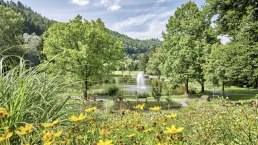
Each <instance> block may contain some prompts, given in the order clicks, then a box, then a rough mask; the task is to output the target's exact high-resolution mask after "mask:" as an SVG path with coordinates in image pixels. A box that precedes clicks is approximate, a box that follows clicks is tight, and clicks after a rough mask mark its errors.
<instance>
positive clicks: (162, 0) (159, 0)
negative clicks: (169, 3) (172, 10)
mask: <svg viewBox="0 0 258 145" xmlns="http://www.w3.org/2000/svg"><path fill="white" fill-rule="evenodd" d="M165 1H166V0H157V2H156V3H163V2H165Z"/></svg>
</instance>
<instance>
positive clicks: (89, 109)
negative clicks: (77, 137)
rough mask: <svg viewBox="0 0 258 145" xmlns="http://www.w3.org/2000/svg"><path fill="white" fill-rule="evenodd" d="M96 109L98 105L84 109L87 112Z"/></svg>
mask: <svg viewBox="0 0 258 145" xmlns="http://www.w3.org/2000/svg"><path fill="white" fill-rule="evenodd" d="M96 110H97V107H91V108H88V109H85V110H84V111H85V112H94V111H96Z"/></svg>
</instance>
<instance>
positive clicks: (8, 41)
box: [0, 5, 23, 53]
mask: <svg viewBox="0 0 258 145" xmlns="http://www.w3.org/2000/svg"><path fill="white" fill-rule="evenodd" d="M0 20H1V23H0V30H1V31H0V48H1V52H2V53H3V51H7V49H10V47H11V46H14V45H17V44H20V42H21V39H20V38H21V37H20V36H21V34H22V23H23V18H22V16H21V15H20V14H17V13H15V12H14V11H13V10H12V9H10V8H8V7H4V6H1V5H0Z"/></svg>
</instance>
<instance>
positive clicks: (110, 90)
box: [106, 85, 119, 96]
mask: <svg viewBox="0 0 258 145" xmlns="http://www.w3.org/2000/svg"><path fill="white" fill-rule="evenodd" d="M106 92H107V95H108V96H117V95H118V92H119V88H118V87H117V86H114V85H111V86H108V88H107V90H106Z"/></svg>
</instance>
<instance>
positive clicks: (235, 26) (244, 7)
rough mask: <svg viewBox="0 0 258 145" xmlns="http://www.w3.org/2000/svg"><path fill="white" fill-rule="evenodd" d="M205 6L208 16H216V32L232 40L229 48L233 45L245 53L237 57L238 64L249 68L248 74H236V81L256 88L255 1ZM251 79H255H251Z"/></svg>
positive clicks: (221, 0) (215, 1)
mask: <svg viewBox="0 0 258 145" xmlns="http://www.w3.org/2000/svg"><path fill="white" fill-rule="evenodd" d="M207 6H208V7H209V9H210V15H211V16H214V15H216V16H217V19H216V21H215V23H216V29H217V30H219V31H218V32H219V33H220V34H226V35H229V36H230V37H231V38H232V43H231V46H233V45H235V46H236V47H237V48H240V50H241V51H242V52H245V53H242V54H240V56H238V62H239V63H240V64H245V65H246V66H249V68H248V73H245V74H246V75H244V74H241V75H238V74H236V75H237V76H238V79H237V81H242V83H247V82H246V81H247V80H248V81H249V82H248V84H254V85H253V86H255V87H258V73H257V68H258V60H257V55H258V54H257V45H258V35H257V33H258V31H257V30H258V9H257V8H258V2H257V1H255V0H239V1H231V0H226V1H225V0H207ZM255 49H256V50H255ZM248 57H249V58H248ZM249 59H250V60H252V61H249ZM240 61H243V62H240ZM246 68H247V67H245V70H246ZM247 74H248V75H249V77H247ZM253 77H256V78H255V79H253Z"/></svg>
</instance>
